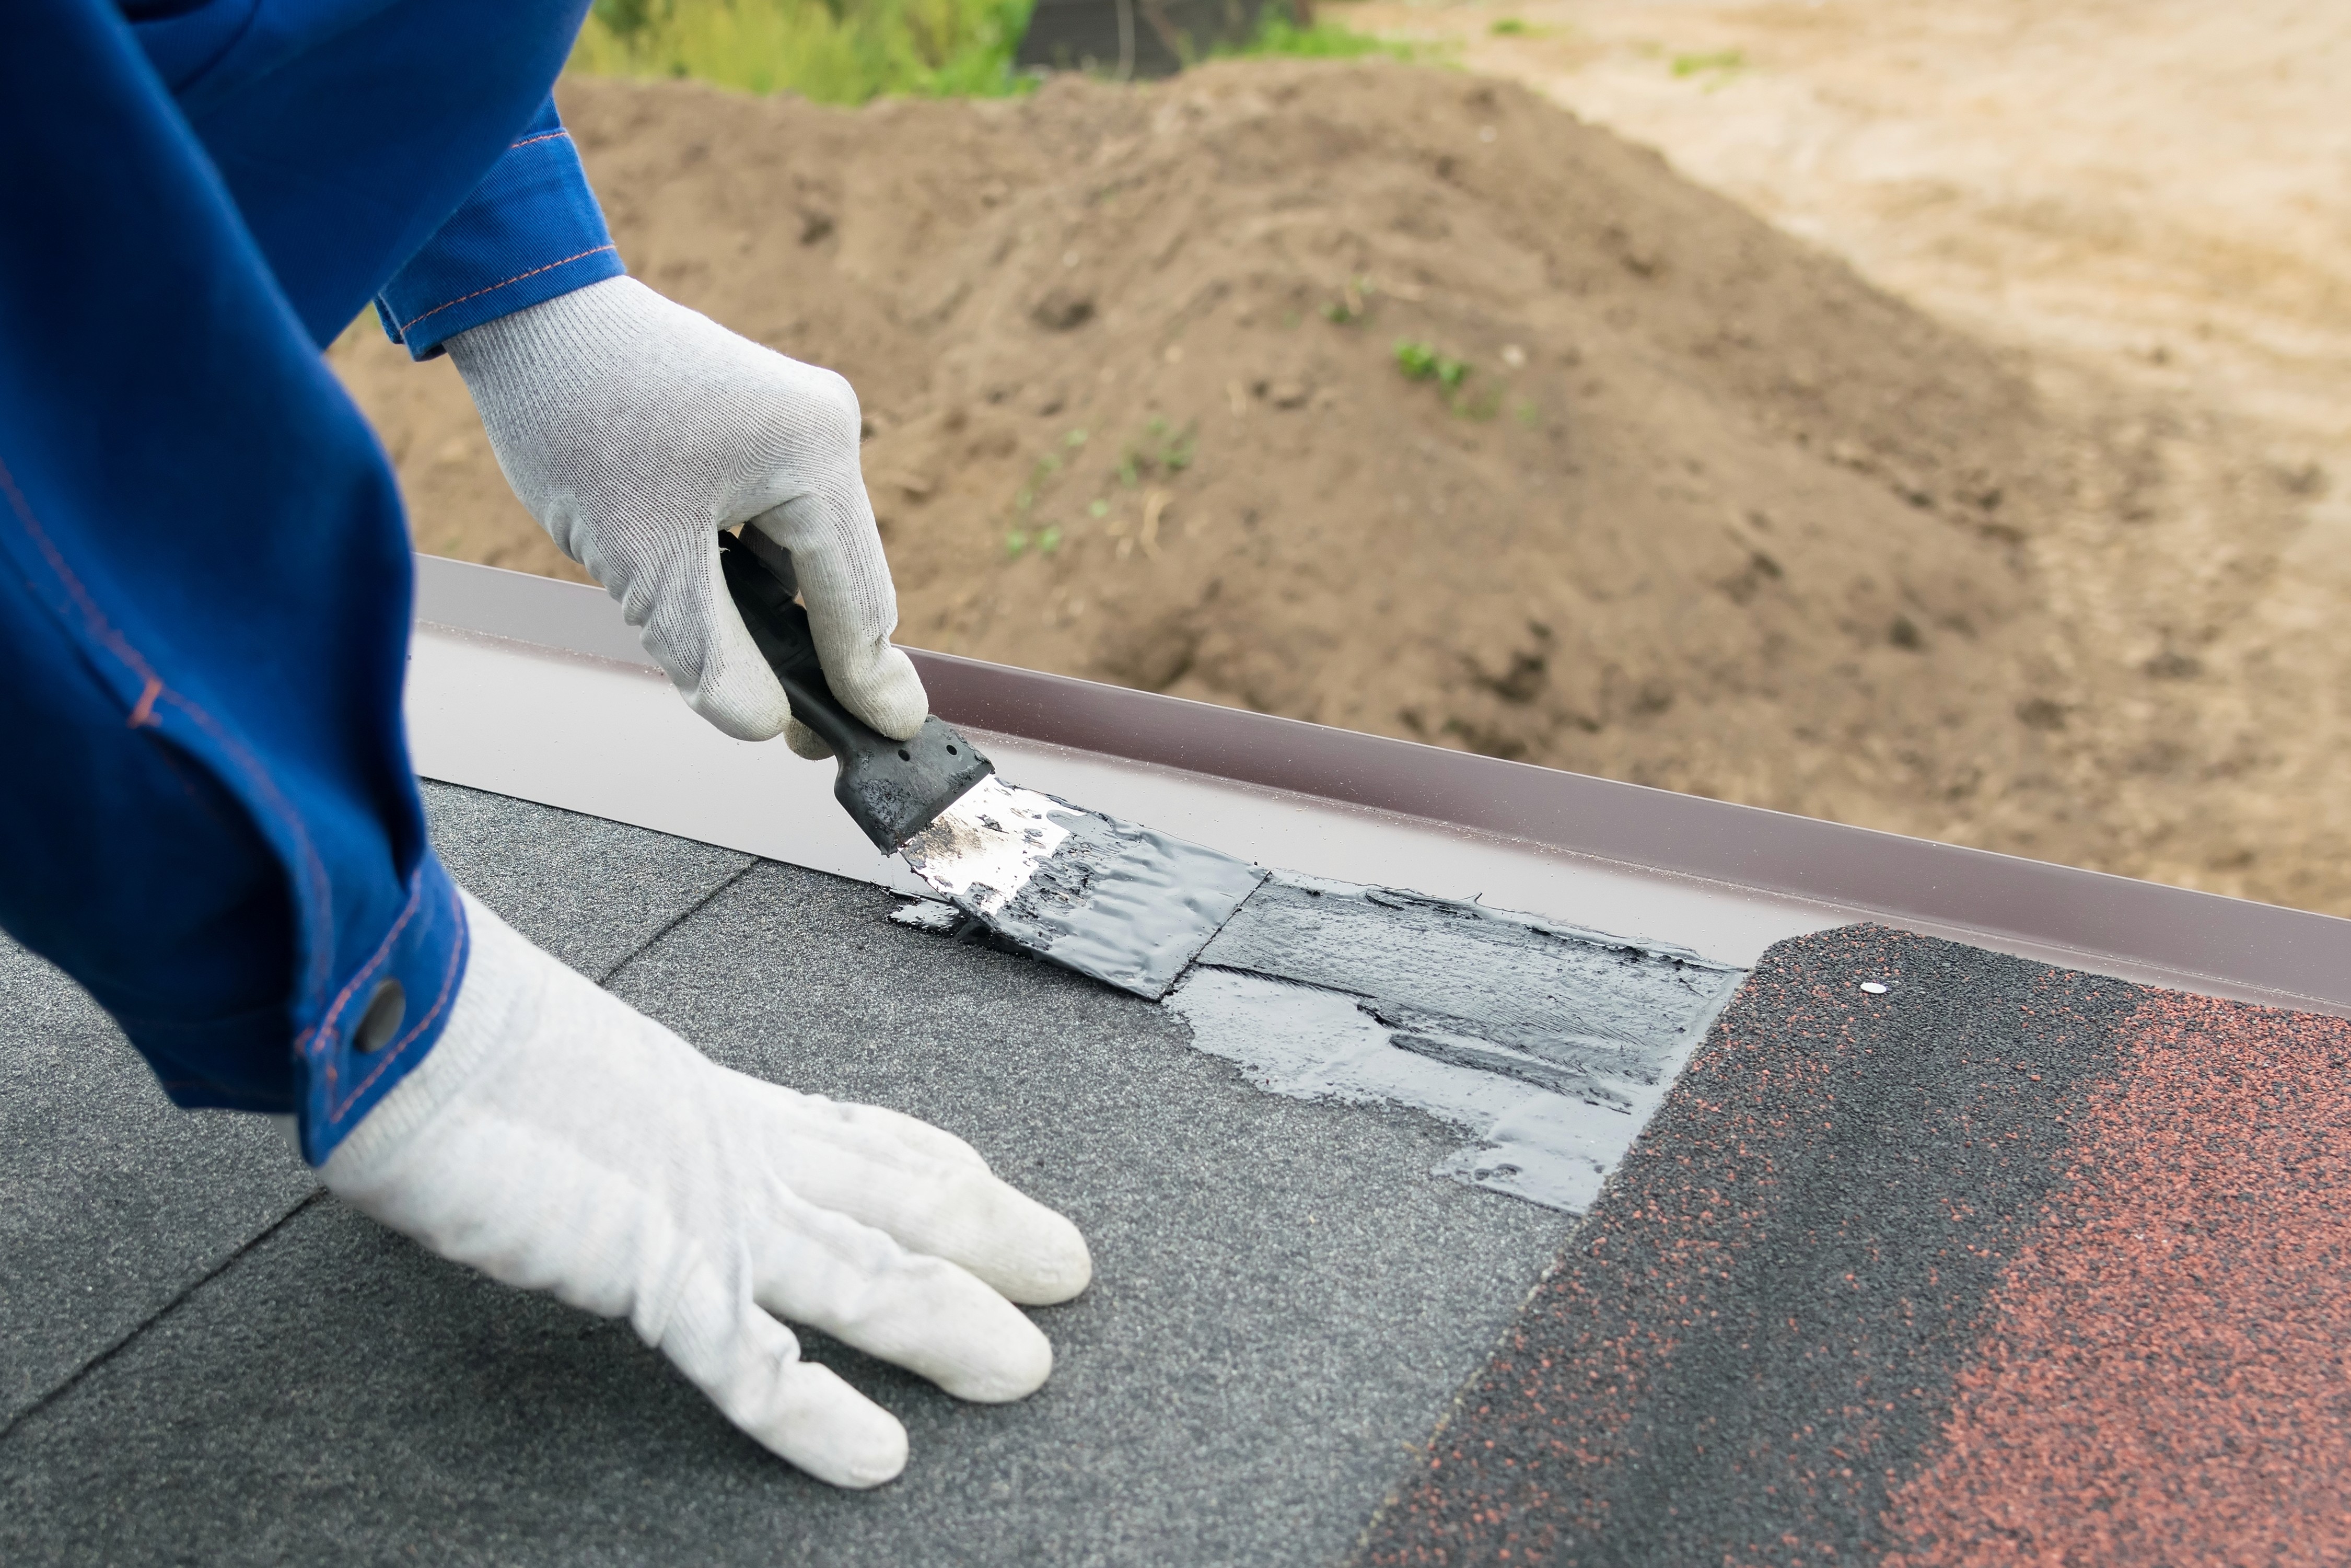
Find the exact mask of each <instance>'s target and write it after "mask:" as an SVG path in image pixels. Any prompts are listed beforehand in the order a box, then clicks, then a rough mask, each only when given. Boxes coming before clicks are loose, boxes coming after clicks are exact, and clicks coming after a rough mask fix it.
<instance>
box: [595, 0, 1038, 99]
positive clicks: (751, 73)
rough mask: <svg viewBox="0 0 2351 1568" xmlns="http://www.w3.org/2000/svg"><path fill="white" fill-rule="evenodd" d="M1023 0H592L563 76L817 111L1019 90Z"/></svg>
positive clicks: (1024, 83)
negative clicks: (799, 100)
mask: <svg viewBox="0 0 2351 1568" xmlns="http://www.w3.org/2000/svg"><path fill="white" fill-rule="evenodd" d="M1030 4H1031V0H596V5H595V7H594V9H593V10H592V11H590V14H589V16H588V22H587V25H586V26H584V27H582V28H581V29H580V42H579V44H578V45H577V46H576V47H574V48H573V49H572V52H571V68H573V69H574V70H578V71H582V72H585V73H588V74H590V75H594V76H635V77H693V78H698V79H700V80H703V81H708V82H716V83H717V84H718V85H719V86H721V87H730V88H736V89H741V90H744V91H747V92H756V93H770V92H793V93H799V94H800V95H801V96H802V97H805V98H810V99H815V100H816V101H817V102H819V103H846V104H857V103H864V102H866V101H868V100H869V99H875V98H880V97H883V96H884V95H897V96H904V97H914V98H962V97H969V98H995V97H1002V96H1004V95H1007V94H1009V93H1016V92H1020V91H1023V90H1025V89H1027V88H1029V87H1030V86H1033V85H1034V83H1035V78H1032V77H1028V76H1024V75H1019V74H1016V73H1015V72H1014V71H1013V69H1012V54H1013V51H1014V50H1015V49H1016V48H1018V47H1019V43H1020V33H1021V30H1022V29H1023V28H1024V27H1026V26H1028V25H1029V5H1030Z"/></svg>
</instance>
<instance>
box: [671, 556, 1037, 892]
mask: <svg viewBox="0 0 2351 1568" xmlns="http://www.w3.org/2000/svg"><path fill="white" fill-rule="evenodd" d="M718 559H719V564H720V566H721V567H722V568H723V569H724V570H725V571H726V591H727V592H728V593H729V594H730V595H732V596H733V598H734V600H735V608H736V609H737V610H738V611H740V612H742V615H743V624H744V625H746V626H747V627H749V628H750V631H751V641H752V642H753V643H756V644H758V649H759V652H760V653H761V654H762V655H764V656H765V657H766V659H767V661H768V668H769V669H772V670H774V671H775V672H776V679H778V681H781V682H782V683H783V685H784V695H786V696H789V697H790V698H791V699H792V716H793V717H795V718H797V719H799V721H800V722H801V723H802V724H804V725H806V726H808V727H810V729H812V730H814V731H816V732H817V734H818V735H820V736H821V737H823V739H824V743H825V744H826V745H827V746H830V747H832V757H833V760H834V762H835V763H837V764H838V765H839V768H840V771H839V773H838V774H837V775H836V776H835V777H834V779H833V781H832V793H833V798H834V799H835V800H839V801H840V802H841V809H842V810H846V811H847V812H848V813H849V815H850V819H851V820H852V821H854V822H855V823H856V824H857V826H858V827H859V829H861V830H862V831H863V832H864V834H865V836H866V837H867V838H869V839H872V841H873V843H874V846H875V847H876V848H878V849H880V850H881V851H882V852H883V853H885V854H886V853H888V852H891V851H893V850H895V849H896V848H897V847H898V846H899V845H900V844H903V843H904V842H905V841H907V840H908V839H911V838H913V837H914V835H915V834H916V833H919V832H921V831H923V830H924V829H925V828H927V827H929V826H930V825H931V823H932V821H934V820H935V819H936V818H937V816H938V814H939V813H940V812H941V811H944V810H946V809H947V808H948V807H949V806H951V805H953V804H954V803H955V802H956V800H959V799H961V798H962V796H963V793H964V791H966V790H967V789H970V788H971V787H972V786H973V785H975V784H977V783H978V782H979V781H980V780H981V779H985V778H987V776H988V775H989V774H991V773H993V772H995V771H996V765H995V764H994V763H992V762H990V761H989V760H988V759H987V758H985V757H983V756H981V755H980V754H979V751H978V750H977V748H976V747H973V745H972V744H971V742H969V741H968V740H966V739H965V738H964V737H962V736H961V735H958V734H957V733H956V731H955V730H953V729H952V728H950V727H947V726H946V724H945V723H943V722H941V720H940V719H939V717H938V716H936V715H933V716H930V717H929V718H926V719H925V720H924V721H923V727H922V731H921V733H919V734H917V735H916V736H915V737H914V739H912V740H893V739H891V738H890V737H888V736H886V735H883V734H882V733H881V732H880V731H878V730H875V729H873V728H872V727H870V726H868V725H867V724H866V723H865V721H864V720H863V719H861V718H859V717H858V716H856V715H855V714H852V713H851V712H850V711H849V710H848V709H847V708H845V707H843V706H841V699H840V698H838V697H836V696H834V695H832V688H831V686H829V685H826V684H825V679H824V665H823V664H821V663H820V661H819V660H818V658H817V655H816V639H815V638H814V637H812V636H810V634H809V620H808V612H807V611H805V610H803V609H801V608H800V607H799V605H798V604H796V603H794V602H793V600H792V596H793V595H794V594H795V593H797V592H798V591H799V588H798V585H797V584H796V583H795V582H794V580H793V577H792V558H791V553H790V552H789V551H788V550H786V549H784V548H783V547H782V546H781V545H779V544H777V543H776V542H775V541H774V540H772V539H770V538H768V537H767V536H765V535H764V534H761V533H759V531H758V529H757V528H745V529H744V530H743V532H742V534H741V535H740V536H737V535H734V534H721V535H720V536H719V537H718Z"/></svg>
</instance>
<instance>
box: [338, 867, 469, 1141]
mask: <svg viewBox="0 0 2351 1568" xmlns="http://www.w3.org/2000/svg"><path fill="white" fill-rule="evenodd" d="M414 875H415V877H416V879H417V880H418V883H419V884H420V885H419V889H418V891H419V892H420V893H421V892H422V891H423V888H422V885H421V884H422V882H423V875H424V872H423V868H422V867H419V868H418V869H417V871H416V872H415V873H414ZM410 907H411V908H412V909H413V907H414V900H413V899H412V900H411V902H410ZM463 918H464V916H463V915H460V916H459V919H460V921H462V920H463ZM407 920H408V916H407V915H402V916H401V923H402V925H405V924H406V923H407ZM392 929H393V931H395V932H397V931H398V930H399V929H400V927H399V926H398V925H395V926H393V927H392ZM386 941H387V944H388V943H389V938H387V939H386ZM465 948H466V944H465V940H464V933H463V932H462V931H461V932H460V933H459V940H458V941H456V942H455V943H453V944H451V946H450V948H449V967H447V968H446V969H444V970H443V971H442V974H441V994H440V995H439V996H438V997H436V998H434V1001H433V1006H432V1008H431V1009H429V1010H427V1011H426V1013H425V1014H424V1016H423V1018H421V1019H417V1020H416V1022H415V1024H414V1026H413V1028H411V1029H410V1030H409V1031H408V1032H407V1033H406V1034H403V1035H402V1036H401V1037H400V1038H399V1039H398V1040H394V1041H393V1042H392V1044H391V1045H389V1046H387V1047H386V1048H385V1049H384V1051H382V1053H381V1054H382V1060H381V1061H378V1062H377V1063H376V1064H375V1071H372V1072H371V1073H369V1074H368V1075H367V1076H366V1077H365V1078H362V1079H360V1081H359V1082H357V1083H354V1084H352V1085H351V1090H350V1093H348V1094H346V1095H344V1096H343V1097H342V1101H341V1103H340V1104H338V1103H336V1101H335V1080H336V1078H337V1077H339V1076H340V1074H338V1073H337V1072H336V1071H335V1060H334V1056H333V1053H332V1051H329V1054H328V1057H327V1124H328V1125H329V1126H332V1125H334V1124H336V1123H338V1122H340V1121H341V1120H342V1119H343V1113H344V1112H346V1111H348V1110H350V1108H351V1107H352V1105H354V1104H356V1103H358V1101H359V1098H360V1095H362V1094H365V1093H366V1092H368V1085H370V1084H371V1083H373V1082H375V1081H376V1080H377V1079H379V1078H381V1077H382V1076H383V1074H384V1071H385V1070H386V1069H387V1068H389V1067H391V1066H392V1063H393V1062H395V1061H399V1060H400V1059H401V1057H402V1056H403V1055H404V1054H406V1052H407V1051H408V1048H409V1047H410V1046H411V1045H413V1044H414V1043H415V1041H416V1038H417V1037H418V1036H419V1035H421V1034H423V1032H424V1031H425V1030H428V1029H430V1028H432V1027H433V1021H434V1019H437V1018H439V1017H440V1016H441V1014H442V1013H443V1012H444V1010H445V1009H447V1008H448V1006H449V1003H450V1001H451V1000H452V999H453V998H455V994H456V990H457V969H458V963H459V960H461V959H462V958H463V957H464V956H465Z"/></svg>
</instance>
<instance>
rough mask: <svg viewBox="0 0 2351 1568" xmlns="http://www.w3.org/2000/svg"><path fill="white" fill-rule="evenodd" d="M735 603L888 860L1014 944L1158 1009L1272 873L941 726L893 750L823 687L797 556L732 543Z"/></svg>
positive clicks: (726, 548)
mask: <svg viewBox="0 0 2351 1568" xmlns="http://www.w3.org/2000/svg"><path fill="white" fill-rule="evenodd" d="M719 559H720V563H721V565H722V566H723V567H724V569H725V570H726V588H727V591H728V592H729V593H730V594H731V595H733V597H734V600H735V607H736V608H737V610H739V611H740V612H742V615H743V623H744V624H745V625H746V626H747V627H749V628H750V632H751V640H752V641H753V642H754V643H757V644H758V649H759V652H760V653H762V654H763V655H765V656H766V658H767V661H768V664H769V666H770V667H772V668H773V669H774V670H775V672H776V678H777V679H778V680H779V681H781V682H782V683H783V686H784V692H785V695H788V696H789V697H790V698H791V700H792V713H793V715H794V716H796V717H797V718H799V721H800V722H801V723H802V724H804V725H806V726H808V727H809V728H810V729H812V730H814V731H815V732H816V733H817V734H818V735H819V736H820V737H823V739H824V742H825V744H826V745H828V746H830V747H832V755H833V759H834V762H835V763H836V765H837V767H838V772H837V774H836V776H835V778H834V779H833V786H832V792H833V796H834V798H835V799H836V800H839V801H840V802H841V807H842V809H843V810H847V811H848V813H849V815H850V818H851V820H852V821H855V822H856V824H857V825H858V827H859V829H861V830H862V831H863V832H864V834H865V836H866V837H867V838H869V839H871V840H872V841H873V842H874V844H875V846H876V847H877V848H879V849H880V850H881V851H882V852H883V853H885V854H887V853H890V852H893V851H894V852H896V853H897V854H898V855H899V856H900V857H902V858H903V859H904V861H905V862H906V863H907V864H908V865H909V866H912V867H913V868H914V874H915V875H916V876H918V877H920V878H922V879H923V881H924V882H925V883H927V884H928V885H929V886H930V887H931V888H932V889H933V890H934V891H935V892H936V893H937V894H938V895H939V896H940V897H941V898H944V899H946V901H947V902H948V903H950V904H954V905H955V906H956V908H957V909H960V910H962V911H963V912H964V913H965V914H966V915H970V916H972V917H973V918H975V919H977V920H978V921H979V922H980V923H981V924H982V925H985V926H987V928H988V929H989V930H991V931H993V932H995V933H996V934H998V936H1002V937H1004V938H1005V939H1007V940H1008V941H1010V942H1011V943H1013V944H1015V945H1016V946H1020V947H1024V948H1026V949H1028V950H1029V952H1032V953H1036V954H1038V955H1040V956H1043V957H1047V958H1050V959H1052V960H1053V961H1054V962H1055V963H1057V964H1062V965H1065V966H1067V967H1070V968H1072V969H1076V970H1078V971H1079V972H1080V973H1081V974H1086V975H1091V976H1092V977H1094V978H1096V979H1098V980H1102V981H1104V982H1106V983H1108V984H1110V985H1113V986H1116V987H1118V988H1120V989H1121V990H1126V991H1133V992H1134V994H1135V995H1137V996H1141V997H1148V998H1151V999H1152V1000H1154V1001H1156V1000H1157V999H1158V998H1160V997H1162V996H1163V995H1165V993H1166V991H1167V988H1169V987H1170V986H1173V985H1174V984H1175V981H1176V978H1177V977H1179V976H1181V975H1182V974H1183V972H1184V969H1185V967H1186V965H1188V964H1190V963H1191V961H1192V960H1193V959H1194V958H1195V957H1196V956H1198V955H1199V952H1200V949H1201V948H1203V947H1205V946H1207V943H1208V939H1209V938H1210V937H1211V936H1215V935H1216V934H1217V929H1218V927H1220V926H1222V925H1224V923H1225V922H1226V921H1227V920H1228V919H1230V918H1231V917H1232V914H1233V912H1234V911H1235V910H1237V909H1238V908H1239V907H1240V906H1241V902H1242V901H1243V900H1244V899H1246V898H1248V897H1249V894H1251V893H1253V892H1255V891H1256V890H1257V885H1258V883H1261V882H1263V881H1264V880H1265V876H1266V873H1264V872H1263V871H1261V870H1259V868H1258V867H1256V866H1253V865H1250V864H1249V862H1246V861H1239V860H1235V859H1234V858H1233V857H1232V856H1230V855H1227V854H1219V853H1218V852H1216V851H1215V850H1210V849H1203V848H1202V847H1201V846H1199V845H1198V844H1193V843H1186V842H1185V841H1183V840H1181V839H1172V838H1169V837H1168V836H1167V835H1166V834H1165V833H1161V832H1158V831H1154V830H1153V829H1150V828H1144V827H1138V826H1136V825H1135V824H1134V823H1133V822H1123V821H1119V820H1117V819H1116V818H1114V817H1106V816H1104V815H1102V813H1101V812H1099V811H1090V810H1086V809H1085V808H1084V807H1082V806H1073V805H1071V804H1070V802H1068V801H1067V800H1060V799H1057V798H1056V797H1054V796H1051V795H1046V794H1040V792H1038V791H1037V790H1034V789H1021V788H1019V786H1017V785H1012V784H1008V783H1006V782H1005V781H1004V780H1003V779H999V778H998V777H997V776H996V765H995V764H994V763H992V762H990V761H988V759H987V758H986V757H984V756H982V755H981V754H980V752H979V749H978V748H977V747H975V746H973V745H972V744H971V742H970V741H968V740H967V739H966V738H964V737H963V736H962V735H960V734H958V733H957V732H956V730H955V729H954V728H953V727H950V726H948V725H947V724H946V722H944V721H943V720H941V719H940V718H939V717H938V716H937V715H935V714H934V715H932V716H930V717H929V718H926V719H925V720H924V721H923V727H922V730H921V732H920V733H919V734H917V735H916V736H915V737H914V738H913V739H912V740H904V741H899V740H892V739H891V738H889V737H887V736H884V735H883V734H881V733H879V732H878V731H876V730H874V729H872V728H871V727H868V726H867V725H866V724H865V722H864V721H863V720H862V719H860V718H858V717H857V716H855V715H854V714H852V713H851V712H850V711H849V710H848V709H847V708H845V707H843V706H841V702H840V699H838V698H837V697H835V696H834V695H832V688H831V686H829V685H826V684H825V679H824V667H823V665H822V664H820V662H819V661H818V659H817V653H816V643H815V640H814V639H813V638H812V637H811V636H810V633H809V622H808V612H807V611H805V610H803V609H802V608H800V606H799V604H798V603H797V602H795V595H796V593H797V592H798V588H797V586H796V584H795V581H794V579H793V575H792V566H791V555H790V553H789V551H787V550H786V549H784V548H783V547H782V546H781V545H778V544H777V543H775V542H774V541H773V540H771V539H769V538H767V537H766V536H765V535H763V534H761V533H760V532H759V531H758V529H756V528H745V529H744V530H743V531H742V533H741V534H740V535H735V534H723V535H721V536H720V539H719Z"/></svg>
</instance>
